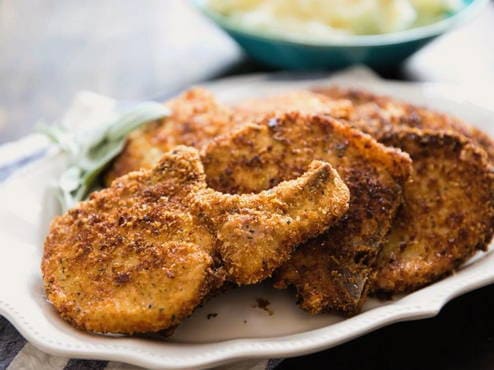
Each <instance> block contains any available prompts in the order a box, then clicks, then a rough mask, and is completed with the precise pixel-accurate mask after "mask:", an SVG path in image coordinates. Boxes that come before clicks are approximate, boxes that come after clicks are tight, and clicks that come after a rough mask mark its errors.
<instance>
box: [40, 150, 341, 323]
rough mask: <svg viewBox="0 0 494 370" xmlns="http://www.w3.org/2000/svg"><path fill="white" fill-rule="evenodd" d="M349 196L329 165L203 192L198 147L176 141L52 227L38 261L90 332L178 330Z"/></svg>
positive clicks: (53, 293) (63, 310)
mask: <svg viewBox="0 0 494 370" xmlns="http://www.w3.org/2000/svg"><path fill="white" fill-rule="evenodd" d="M348 201H349V191H348V188H347V187H346V186H345V184H344V183H343V181H342V180H341V179H340V177H339V176H338V173H337V172H336V171H335V170H334V169H332V168H331V166H330V165H329V164H328V163H325V162H320V161H314V162H312V164H311V165H310V166H309V168H308V169H307V172H306V173H304V174H303V175H302V176H301V177H299V178H297V179H295V180H292V181H287V182H284V183H281V184H279V185H278V186H276V187H275V188H273V189H270V190H267V191H263V192H261V193H259V194H249V195H228V194H222V193H218V192H216V191H214V190H212V189H209V188H207V186H206V181H205V175H204V169H203V167H202V163H201V162H200V159H199V154H198V152H197V151H196V150H195V149H193V148H187V147H180V146H179V147H177V148H176V149H174V150H173V151H171V152H169V153H167V154H165V155H164V156H163V157H162V159H161V160H160V161H159V163H158V165H157V166H156V167H155V168H153V169H151V170H141V171H137V172H132V173H130V174H128V175H126V176H123V177H120V178H118V179H117V180H115V181H114V182H113V183H112V186H111V187H110V188H107V189H104V190H102V191H100V192H96V193H93V194H92V195H91V197H90V199H89V200H87V201H84V202H81V203H80V204H79V205H77V206H76V207H75V208H74V209H72V210H70V211H68V212H67V213H66V214H64V215H62V216H60V217H57V218H56V219H55V220H54V221H53V222H52V224H51V227H50V231H49V234H48V236H47V238H46V241H45V250H44V257H43V262H42V271H43V278H44V282H45V289H46V294H47V296H48V299H49V300H50V302H52V303H53V305H54V306H55V308H56V309H57V310H58V311H59V312H60V314H61V316H62V317H63V318H64V319H65V320H67V321H69V322H70V323H71V324H73V325H74V326H77V327H79V328H82V329H85V330H88V331H93V332H104V333H106V332H112V333H136V332H154V331H159V330H162V329H166V328H170V327H174V326H176V325H177V324H178V323H180V322H181V321H182V320H183V319H184V318H186V317H187V316H189V315H190V314H191V313H192V311H193V310H194V309H195V308H196V307H197V306H198V305H199V304H200V303H201V302H202V301H203V299H204V298H205V297H206V296H207V295H208V293H210V292H211V290H214V289H217V288H219V287H220V286H221V285H222V284H223V281H224V280H225V279H227V280H229V281H232V282H234V283H237V284H250V283H255V282H258V281H260V280H262V279H264V278H266V277H268V276H270V275H271V273H272V272H273V270H274V269H275V268H277V267H279V266H280V264H282V263H283V262H285V261H286V260H287V259H288V257H289V256H290V254H291V253H292V251H293V249H294V248H295V247H296V246H297V244H299V243H301V242H302V241H303V240H305V239H307V238H310V237H314V236H315V235H318V234H319V233H321V232H322V231H324V230H326V229H327V228H328V226H330V225H331V224H333V223H334V222H335V221H336V220H337V219H338V218H339V217H340V216H341V215H342V214H343V213H344V212H345V211H346V210H347V208H348Z"/></svg>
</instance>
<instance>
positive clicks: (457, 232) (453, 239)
mask: <svg viewBox="0 0 494 370" xmlns="http://www.w3.org/2000/svg"><path fill="white" fill-rule="evenodd" d="M382 141H383V142H385V143H386V144H389V145H392V146H395V147H399V148H401V149H402V150H404V151H406V152H407V153H409V154H410V156H411V158H412V160H413V172H412V176H411V179H410V181H409V182H407V184H406V185H405V188H404V203H403V205H402V207H401V208H400V210H399V212H398V215H397V217H396V221H395V222H394V224H393V227H392V230H391V233H390V235H389V241H388V242H387V243H386V244H385V246H384V249H383V252H382V254H381V256H380V260H379V270H378V274H377V277H376V280H375V283H374V289H375V290H376V291H377V292H384V293H401V292H409V291H413V290H416V289H418V288H420V287H422V286H424V285H427V284H430V283H432V282H434V281H436V280H438V279H440V278H441V277H443V276H444V275H447V274H450V273H451V272H452V271H454V269H456V268H457V267H459V266H460V265H461V264H462V263H463V262H465V261H466V260H467V259H468V258H469V257H471V256H472V255H473V254H474V253H475V252H476V251H477V250H485V249H486V248H487V246H488V244H489V243H490V241H491V239H492V235H493V233H494V171H493V168H492V166H491V165H489V164H488V161H487V156H486V154H485V152H484V151H483V150H482V149H480V148H478V147H477V146H476V145H473V144H472V143H471V142H470V141H469V140H467V139H465V138H463V137H461V136H459V135H456V134H453V133H437V132H432V131H423V130H416V129H408V130H402V131H400V132H398V133H390V134H387V135H385V136H383V137H382Z"/></svg>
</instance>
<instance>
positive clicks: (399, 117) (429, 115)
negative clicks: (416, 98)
mask: <svg viewBox="0 0 494 370" xmlns="http://www.w3.org/2000/svg"><path fill="white" fill-rule="evenodd" d="M314 91H315V92H317V93H318V94H321V95H324V96H325V97H328V98H330V99H329V101H328V104H329V105H328V109H330V110H331V113H332V114H335V115H337V116H338V117H342V118H346V119H348V120H351V121H352V122H353V123H354V125H355V126H356V127H357V128H358V129H360V130H362V131H364V132H366V133H368V134H370V135H372V136H373V137H375V138H377V139H378V140H379V139H380V137H382V136H384V135H386V134H387V133H389V132H390V131H400V130H401V129H406V128H418V129H425V130H433V131H452V132H455V133H457V134H460V135H463V136H465V137H467V138H469V139H470V140H472V142H473V143H475V144H477V145H479V146H480V147H482V148H483V149H484V150H485V151H486V152H487V154H488V157H489V160H490V162H491V163H494V141H493V140H492V139H491V138H490V137H489V136H488V135H486V134H485V133H484V132H482V131H480V130H479V129H477V128H475V127H472V126H470V125H468V124H467V123H465V122H463V121H461V120H459V119H458V118H455V117H452V116H450V115H447V114H442V113H438V112H435V111H433V110H430V109H427V108H423V107H418V106H415V105H412V104H407V103H404V102H401V101H399V100H397V99H393V98H390V97H387V96H379V95H375V94H372V93H370V92H367V91H364V90H358V89H345V88H342V87H329V88H317V89H314ZM315 100H316V99H315V97H312V99H311V103H310V105H311V106H314V105H315V104H316V103H314V101H315ZM342 100H347V101H351V102H352V103H353V106H354V108H353V109H347V110H346V111H342V110H340V111H337V110H335V109H333V108H332V107H333V106H334V105H335V102H341V101H342ZM345 114H346V116H345Z"/></svg>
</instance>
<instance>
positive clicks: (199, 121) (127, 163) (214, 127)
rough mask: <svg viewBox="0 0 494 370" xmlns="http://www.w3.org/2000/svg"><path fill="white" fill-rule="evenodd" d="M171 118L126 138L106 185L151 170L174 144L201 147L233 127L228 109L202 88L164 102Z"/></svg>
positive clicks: (152, 124) (107, 175)
mask: <svg viewBox="0 0 494 370" xmlns="http://www.w3.org/2000/svg"><path fill="white" fill-rule="evenodd" d="M166 105H167V107H169V108H170V111H171V115H170V116H169V117H167V118H164V119H161V120H158V121H155V122H152V123H149V124H147V125H145V126H144V127H142V128H140V129H138V130H136V131H134V132H133V133H131V134H130V135H129V137H128V138H127V142H126V145H125V148H124V150H123V151H122V153H121V154H120V155H119V156H118V157H117V158H116V159H115V161H114V162H113V164H112V165H111V167H110V168H109V170H108V172H107V174H106V178H105V183H106V185H107V186H109V185H110V184H111V182H112V181H113V180H114V179H116V178H117V177H120V176H122V175H125V174H127V173H129V172H131V171H135V170H139V169H141V168H151V167H153V166H154V165H155V164H156V163H157V162H158V160H159V159H160V158H161V156H162V155H163V153H165V152H167V151H169V150H171V149H173V148H174V147H175V146H177V145H188V146H192V147H195V148H201V147H202V146H203V145H204V144H206V143H207V142H208V141H209V140H211V139H212V138H213V137H215V136H217V135H220V134H222V133H224V132H226V131H228V130H230V129H231V128H232V126H234V123H233V122H234V119H233V116H232V112H231V110H230V109H229V108H228V107H226V106H223V105H221V104H219V103H218V102H217V101H216V100H215V98H214V97H213V95H212V94H211V93H210V92H209V91H207V90H205V89H202V88H193V89H190V90H188V91H186V92H184V93H183V94H182V95H180V96H178V97H177V98H175V99H172V100H170V101H169V102H167V103H166Z"/></svg>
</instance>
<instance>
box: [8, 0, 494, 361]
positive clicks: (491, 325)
mask: <svg viewBox="0 0 494 370" xmlns="http://www.w3.org/2000/svg"><path fill="white" fill-rule="evenodd" d="M264 70H265V69H263V67H262V66H259V65H257V64H255V63H253V62H252V61H249V60H247V59H246V58H245V56H244V55H243V54H242V52H241V51H240V50H239V49H238V48H237V46H236V45H235V44H234V43H233V42H232V41H231V40H230V39H229V38H228V37H226V36H225V35H224V34H223V33H222V32H221V31H219V30H217V29H216V28H215V27H214V26H213V25H212V24H211V23H210V22H209V21H207V20H205V19H203V18H202V17H201V16H200V15H199V14H197V13H196V12H195V11H194V9H192V8H191V7H190V6H189V5H188V3H187V2H186V1H184V0H167V1H163V0H146V1H135V0H104V1H76V0H64V1H57V0H1V1H0V82H1V88H0V143H2V142H6V141H9V140H13V139H16V138H19V137H21V136H23V135H25V134H27V133H29V132H30V131H32V129H33V126H34V124H35V123H36V122H37V121H40V120H43V121H46V122H52V121H55V120H56V119H57V118H58V117H60V115H61V114H62V113H63V111H64V110H65V109H66V107H67V104H68V103H69V102H70V101H71V99H72V98H73V97H74V95H75V94H76V93H77V92H78V91H80V90H92V91H95V92H98V93H101V94H106V95H110V96H113V97H115V98H118V99H143V98H150V97H155V96H164V95H166V94H169V93H173V92H176V91H178V90H180V89H182V88H184V87H187V86H189V85H191V84H198V83H200V82H201V81H206V80H209V79H213V78H218V77H223V76H228V75H233V74H240V73H250V72H259V71H264ZM383 74H384V76H386V77H391V78H399V79H405V80H419V81H448V82H455V83H461V84H469V85H472V86H479V85H481V84H483V85H487V86H493V85H494V3H491V4H490V5H489V7H488V8H486V9H485V11H483V12H482V14H481V16H480V17H478V18H477V19H475V20H474V21H473V22H471V23H470V24H468V25H466V26H464V27H462V28H461V29H459V30H456V31H454V32H451V33H450V34H448V35H446V36H444V37H442V38H440V39H439V40H437V41H435V42H434V43H432V44H431V45H430V46H428V47H426V48H425V49H423V50H422V51H421V52H419V53H418V54H416V55H415V56H414V57H412V58H411V59H410V60H408V61H407V62H406V63H405V64H404V65H403V66H400V67H397V68H396V69H394V70H388V71H385V72H384V73H383ZM493 99H494V98H493ZM493 293H494V287H487V288H483V289H480V290H478V291H476V292H473V293H471V294H468V295H466V296H463V297H461V298H459V299H456V300H454V301H453V302H452V303H450V304H449V305H448V306H447V307H446V308H445V309H444V310H443V311H442V312H441V313H440V314H439V315H438V317H436V318H434V319H429V320H424V321H421V322H411V323H402V324H396V325H393V326H392V327H390V328H386V329H382V330H379V331H377V332H375V333H372V334H369V335H367V336H364V337H362V338H360V339H357V340H355V341H352V342H350V343H347V344H344V345H341V346H339V347H337V348H335V349H332V350H328V351H325V352H323V353H320V354H316V355H311V356H305V357H302V358H298V359H291V360H287V361H285V362H283V363H282V364H281V365H280V368H281V369H292V368H293V369H297V368H300V367H301V366H309V368H315V367H319V366H316V365H321V367H322V366H328V367H330V366H331V367H332V368H335V369H341V368H346V369H354V368H355V369H357V368H358V369H362V370H364V369H397V368H400V369H419V368H420V369H429V368H431V369H432V368H434V369H470V368H471V369H474V368H475V369H492V368H494V343H493V338H494V320H492V318H491V317H490V313H491V312H492V311H493V310H492V309H493V308H494V298H493V296H494V294H493Z"/></svg>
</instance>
